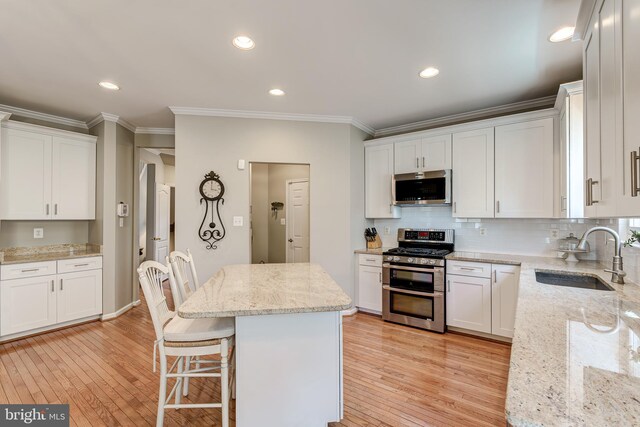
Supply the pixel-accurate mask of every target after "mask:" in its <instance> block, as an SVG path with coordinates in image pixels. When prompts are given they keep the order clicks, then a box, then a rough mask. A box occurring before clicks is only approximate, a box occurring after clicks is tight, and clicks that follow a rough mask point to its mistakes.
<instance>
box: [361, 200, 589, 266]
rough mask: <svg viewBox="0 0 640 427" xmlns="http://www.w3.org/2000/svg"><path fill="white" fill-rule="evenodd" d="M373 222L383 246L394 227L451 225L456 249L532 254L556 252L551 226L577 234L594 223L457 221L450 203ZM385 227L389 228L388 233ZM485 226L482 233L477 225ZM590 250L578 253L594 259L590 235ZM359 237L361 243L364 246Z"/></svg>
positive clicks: (391, 241)
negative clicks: (449, 205) (445, 205)
mask: <svg viewBox="0 0 640 427" xmlns="http://www.w3.org/2000/svg"><path fill="white" fill-rule="evenodd" d="M374 225H375V227H376V229H377V230H378V233H379V234H380V237H381V238H382V243H383V245H384V246H391V247H394V246H397V229H398V228H400V227H404V228H453V229H454V230H455V248H456V250H458V251H479V252H489V253H505V254H506V253H508V254H518V255H534V256H550V257H553V256H556V253H557V251H556V249H557V247H558V241H557V240H556V239H553V238H552V237H551V230H552V229H556V230H558V235H559V237H560V238H562V237H566V236H568V235H569V233H573V234H574V235H575V236H576V237H578V238H579V237H580V236H582V234H583V233H584V232H585V231H586V230H587V229H588V228H590V227H593V226H594V225H595V221H594V220H587V219H584V220H582V219H580V220H576V219H502V218H501V219H482V220H481V221H473V222H460V221H459V220H456V218H452V216H451V208H450V207H425V208H421V207H412V208H403V209H402V218H400V219H389V220H375V221H374ZM385 227H390V228H391V233H390V234H389V235H385V234H384V229H385ZM481 228H484V229H485V235H484V236H482V235H481V234H480V229H481ZM590 243H591V245H592V253H591V254H590V255H589V256H584V255H581V258H582V257H583V258H584V259H589V258H591V259H595V257H596V246H595V244H596V242H595V237H594V238H593V239H590ZM364 246H365V243H364V238H362V243H361V247H364Z"/></svg>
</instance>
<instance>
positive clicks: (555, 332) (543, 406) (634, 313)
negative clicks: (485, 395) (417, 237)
mask: <svg viewBox="0 0 640 427" xmlns="http://www.w3.org/2000/svg"><path fill="white" fill-rule="evenodd" d="M448 259H460V260H465V261H466V260H468V261H479V262H495V263H502V264H504V263H507V262H508V261H511V263H512V264H519V265H520V266H521V268H520V288H519V295H518V306H517V309H516V324H515V333H514V337H513V343H512V347H511V362H510V369H509V382H508V386H507V402H506V415H507V421H508V422H509V424H511V425H513V426H541V425H544V426H583V425H587V426H605V425H640V286H638V285H637V284H635V283H632V282H629V281H628V283H627V284H625V285H617V284H615V283H611V281H610V280H611V274H610V273H605V272H604V271H603V269H604V268H610V267H611V266H610V265H603V264H599V263H597V262H594V261H581V262H579V263H577V264H569V263H567V262H565V261H564V260H563V259H561V258H543V257H527V256H518V255H501V254H482V253H458V252H456V253H454V254H452V255H451V256H450V257H448ZM536 269H538V270H556V271H558V270H561V271H565V272H577V273H580V274H588V275H596V276H598V277H600V278H601V279H602V280H603V281H605V282H606V283H608V284H609V285H610V286H612V287H613V288H614V289H615V292H609V291H596V290H589V289H577V288H570V287H563V286H553V285H545V284H541V283H538V282H537V281H536V278H535V270H536Z"/></svg>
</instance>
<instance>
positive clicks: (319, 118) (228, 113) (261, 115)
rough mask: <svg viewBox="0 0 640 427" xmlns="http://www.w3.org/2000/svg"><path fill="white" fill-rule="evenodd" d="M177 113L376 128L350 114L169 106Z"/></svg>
mask: <svg viewBox="0 0 640 427" xmlns="http://www.w3.org/2000/svg"><path fill="white" fill-rule="evenodd" d="M169 109H170V110H171V111H172V112H173V114H175V115H186V116H210V117H233V118H240V119H266V120H291V121H296V122H320V123H346V124H350V125H353V126H355V127H357V128H358V129H360V130H362V131H364V132H367V133H368V134H370V135H373V134H374V129H373V128H372V127H370V126H368V125H366V124H364V123H362V122H361V121H359V120H357V119H354V118H353V117H349V116H325V115H317V114H297V113H273V112H269V111H246V110H224V109H217V108H200V107H169Z"/></svg>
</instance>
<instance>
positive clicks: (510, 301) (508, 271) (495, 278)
mask: <svg viewBox="0 0 640 427" xmlns="http://www.w3.org/2000/svg"><path fill="white" fill-rule="evenodd" d="M452 272H453V273H455V274H451V273H452ZM519 281H520V267H518V266H514V265H502V264H489V263H478V262H466V261H448V262H447V325H448V326H453V327H457V328H462V329H465V330H467V331H476V332H482V333H485V334H491V335H497V336H502V337H507V338H511V337H513V326H514V323H515V319H516V304H517V302H518V284H519Z"/></svg>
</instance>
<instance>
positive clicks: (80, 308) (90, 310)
mask: <svg viewBox="0 0 640 427" xmlns="http://www.w3.org/2000/svg"><path fill="white" fill-rule="evenodd" d="M57 286H58V304H57V305H58V322H59V323H60V322H68V321H70V320H76V319H81V318H83V317H88V316H94V315H96V314H101V313H102V270H89V271H78V272H75V273H65V274H59V275H58V279H57Z"/></svg>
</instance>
